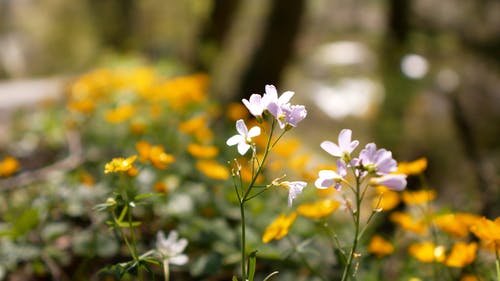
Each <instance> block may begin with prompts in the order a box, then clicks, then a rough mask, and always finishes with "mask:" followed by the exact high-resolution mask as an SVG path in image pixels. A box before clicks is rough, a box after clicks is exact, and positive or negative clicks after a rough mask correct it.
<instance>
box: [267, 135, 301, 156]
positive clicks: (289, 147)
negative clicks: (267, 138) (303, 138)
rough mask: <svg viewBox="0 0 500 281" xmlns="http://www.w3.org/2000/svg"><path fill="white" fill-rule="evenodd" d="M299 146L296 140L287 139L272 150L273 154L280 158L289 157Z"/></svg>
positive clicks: (298, 141)
mask: <svg viewBox="0 0 500 281" xmlns="http://www.w3.org/2000/svg"><path fill="white" fill-rule="evenodd" d="M299 146H300V140H298V139H296V138H287V139H284V140H283V141H280V143H279V144H278V145H277V146H275V147H274V148H273V151H274V153H276V154H277V155H280V156H281V157H290V156H291V155H292V154H293V153H295V152H296V151H297V149H298V148H299Z"/></svg>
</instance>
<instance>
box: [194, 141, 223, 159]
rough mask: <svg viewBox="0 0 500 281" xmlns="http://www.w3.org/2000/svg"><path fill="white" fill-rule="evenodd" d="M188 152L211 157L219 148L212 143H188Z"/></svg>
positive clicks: (217, 152)
mask: <svg viewBox="0 0 500 281" xmlns="http://www.w3.org/2000/svg"><path fill="white" fill-rule="evenodd" d="M187 150H188V152H189V154H191V155H192V156H194V157H197V158H213V157H215V156H217V154H219V149H218V148H217V147H215V146H212V145H199V144H196V143H190V144H188V146H187Z"/></svg>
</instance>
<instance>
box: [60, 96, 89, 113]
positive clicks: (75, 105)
mask: <svg viewBox="0 0 500 281" xmlns="http://www.w3.org/2000/svg"><path fill="white" fill-rule="evenodd" d="M67 106H68V109H69V110H72V111H77V112H81V113H90V112H92V111H93V110H94V108H95V102H94V100H92V99H90V98H85V99H81V100H74V101H69V102H68V105H67Z"/></svg>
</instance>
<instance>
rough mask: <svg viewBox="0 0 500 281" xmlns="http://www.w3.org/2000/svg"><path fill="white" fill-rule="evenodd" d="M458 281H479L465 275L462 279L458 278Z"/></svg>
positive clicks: (469, 275)
mask: <svg viewBox="0 0 500 281" xmlns="http://www.w3.org/2000/svg"><path fill="white" fill-rule="evenodd" d="M460 281H480V280H479V279H478V278H477V277H476V276H474V275H472V274H465V275H463V276H462V277H460Z"/></svg>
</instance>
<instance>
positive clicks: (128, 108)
mask: <svg viewBox="0 0 500 281" xmlns="http://www.w3.org/2000/svg"><path fill="white" fill-rule="evenodd" d="M134 113H135V108H134V107H133V106H132V105H129V104H124V105H121V106H119V107H117V108H115V109H110V110H108V111H106V115H105V118H106V121H108V122H109V123H111V124H118V123H122V122H125V121H127V120H128V119H130V117H132V116H133V115H134Z"/></svg>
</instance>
